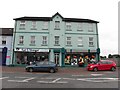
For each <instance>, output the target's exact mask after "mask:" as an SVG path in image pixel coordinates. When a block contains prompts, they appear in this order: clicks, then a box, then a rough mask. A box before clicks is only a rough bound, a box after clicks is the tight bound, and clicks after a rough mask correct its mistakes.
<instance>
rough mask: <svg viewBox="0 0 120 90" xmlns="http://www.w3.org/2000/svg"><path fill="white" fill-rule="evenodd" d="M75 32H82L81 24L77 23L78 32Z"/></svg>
mask: <svg viewBox="0 0 120 90" xmlns="http://www.w3.org/2000/svg"><path fill="white" fill-rule="evenodd" d="M77 31H83V23H78V30H77Z"/></svg>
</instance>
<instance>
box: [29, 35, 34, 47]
mask: <svg viewBox="0 0 120 90" xmlns="http://www.w3.org/2000/svg"><path fill="white" fill-rule="evenodd" d="M30 44H31V45H35V36H31V37H30Z"/></svg>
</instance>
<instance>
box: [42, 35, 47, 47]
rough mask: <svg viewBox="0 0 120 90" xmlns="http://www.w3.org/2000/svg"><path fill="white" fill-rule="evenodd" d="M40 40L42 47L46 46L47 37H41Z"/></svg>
mask: <svg viewBox="0 0 120 90" xmlns="http://www.w3.org/2000/svg"><path fill="white" fill-rule="evenodd" d="M42 39H43V40H42V45H47V36H43V37H42Z"/></svg>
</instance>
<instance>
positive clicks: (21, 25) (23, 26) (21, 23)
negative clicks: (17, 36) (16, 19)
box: [20, 20, 25, 30]
mask: <svg viewBox="0 0 120 90" xmlns="http://www.w3.org/2000/svg"><path fill="white" fill-rule="evenodd" d="M20 29H23V30H24V29H25V21H24V20H23V21H20Z"/></svg>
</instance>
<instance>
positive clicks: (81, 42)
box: [78, 37, 83, 47]
mask: <svg viewBox="0 0 120 90" xmlns="http://www.w3.org/2000/svg"><path fill="white" fill-rule="evenodd" d="M78 46H80V47H82V46H83V37H78Z"/></svg>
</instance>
